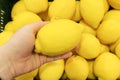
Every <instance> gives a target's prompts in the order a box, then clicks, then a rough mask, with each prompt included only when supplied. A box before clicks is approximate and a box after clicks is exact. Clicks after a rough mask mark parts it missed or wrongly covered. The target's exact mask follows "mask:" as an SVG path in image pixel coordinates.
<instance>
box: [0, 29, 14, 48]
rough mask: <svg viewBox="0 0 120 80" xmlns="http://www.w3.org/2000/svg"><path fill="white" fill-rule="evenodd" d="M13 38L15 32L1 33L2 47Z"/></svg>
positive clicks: (0, 44) (0, 43) (0, 42)
mask: <svg viewBox="0 0 120 80" xmlns="http://www.w3.org/2000/svg"><path fill="white" fill-rule="evenodd" d="M12 36H13V32H11V31H3V32H1V33H0V46H2V45H3V44H5V43H6V42H7V41H8V40H9V39H10V38H11V37H12Z"/></svg>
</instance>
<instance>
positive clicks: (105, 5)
mask: <svg viewBox="0 0 120 80" xmlns="http://www.w3.org/2000/svg"><path fill="white" fill-rule="evenodd" d="M102 1H103V3H104V10H105V13H106V12H107V11H108V10H109V3H108V0H102Z"/></svg>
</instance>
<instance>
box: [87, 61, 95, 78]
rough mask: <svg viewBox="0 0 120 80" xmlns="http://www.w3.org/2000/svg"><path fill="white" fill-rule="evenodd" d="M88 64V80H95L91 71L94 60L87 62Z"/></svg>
mask: <svg viewBox="0 0 120 80" xmlns="http://www.w3.org/2000/svg"><path fill="white" fill-rule="evenodd" d="M87 62H88V67H89V74H88V77H87V78H88V79H90V80H96V76H95V74H94V71H93V65H94V60H90V61H87Z"/></svg>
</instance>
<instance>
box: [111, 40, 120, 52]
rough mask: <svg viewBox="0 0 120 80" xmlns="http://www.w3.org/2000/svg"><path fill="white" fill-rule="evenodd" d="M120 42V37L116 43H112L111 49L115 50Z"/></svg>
mask: <svg viewBox="0 0 120 80" xmlns="http://www.w3.org/2000/svg"><path fill="white" fill-rule="evenodd" d="M119 43H120V39H118V40H117V41H116V42H115V43H113V44H111V45H110V51H111V52H115V48H116V46H117V45H118V44H119Z"/></svg>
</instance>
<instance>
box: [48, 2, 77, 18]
mask: <svg viewBox="0 0 120 80" xmlns="http://www.w3.org/2000/svg"><path fill="white" fill-rule="evenodd" d="M75 7H76V3H75V0H54V1H53V2H52V4H51V5H50V7H49V10H48V15H49V17H50V19H71V18H72V16H73V15H74V13H75Z"/></svg>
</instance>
